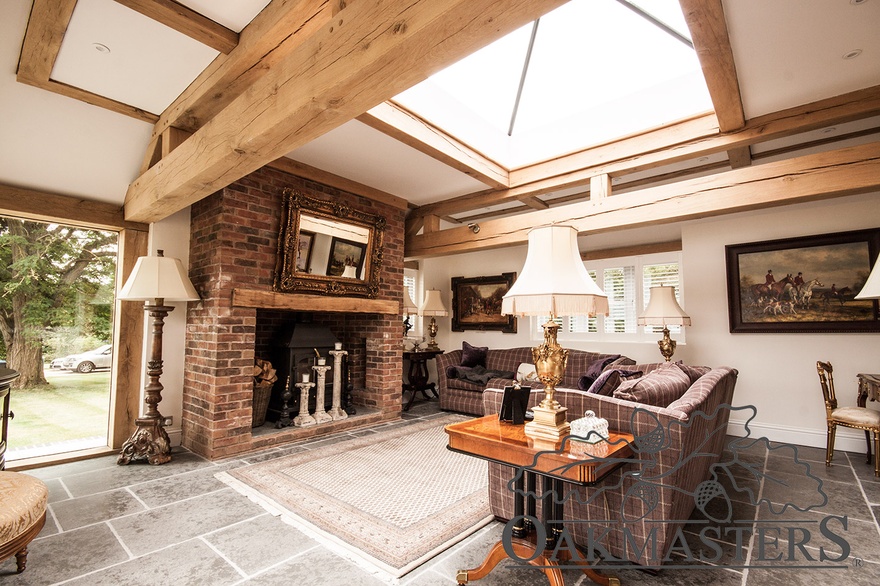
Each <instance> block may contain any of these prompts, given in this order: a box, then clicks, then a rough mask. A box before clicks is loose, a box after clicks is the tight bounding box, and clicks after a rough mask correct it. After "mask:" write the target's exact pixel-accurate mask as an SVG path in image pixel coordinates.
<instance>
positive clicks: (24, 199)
mask: <svg viewBox="0 0 880 586" xmlns="http://www.w3.org/2000/svg"><path fill="white" fill-rule="evenodd" d="M0 214H9V215H11V216H16V217H19V218H24V219H26V220H35V221H37V222H69V223H71V224H73V225H76V226H83V227H84V228H95V229H98V230H123V229H125V230H136V231H141V232H145V231H149V229H150V227H149V225H147V224H140V223H137V222H126V221H125V219H124V218H123V213H122V208H121V207H120V206H118V205H114V204H109V203H104V202H99V201H89V200H86V199H80V198H77V197H70V196H66V195H59V194H57V193H49V192H46V191H37V190H34V189H24V188H22V187H13V186H11V185H3V184H0Z"/></svg>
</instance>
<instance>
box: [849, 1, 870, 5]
mask: <svg viewBox="0 0 880 586" xmlns="http://www.w3.org/2000/svg"><path fill="white" fill-rule="evenodd" d="M867 1H868V0H849V3H850V4H852V5H854V6H858V5H859V4H864V3H865V2H867Z"/></svg>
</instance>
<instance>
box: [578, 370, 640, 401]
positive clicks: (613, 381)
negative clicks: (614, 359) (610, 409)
mask: <svg viewBox="0 0 880 586" xmlns="http://www.w3.org/2000/svg"><path fill="white" fill-rule="evenodd" d="M640 376H642V373H641V371H638V370H635V371H633V370H619V369H617V368H610V369H608V370H606V371H605V372H603V373H602V374H600V375H599V376H598V378H596V380H595V381H593V383H592V384H590V385H589V386H588V387H587V388H586V389H581V390H585V391H587V392H588V393H594V394H596V395H604V396H606V397H607V396H610V395H611V394H612V393H613V392H614V390H615V389H616V388H617V387H618V385H620V381H622V380H624V379H626V378H630V377H640ZM581 378H586V377H581Z"/></svg>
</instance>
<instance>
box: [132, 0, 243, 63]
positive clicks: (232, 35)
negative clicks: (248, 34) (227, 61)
mask: <svg viewBox="0 0 880 586" xmlns="http://www.w3.org/2000/svg"><path fill="white" fill-rule="evenodd" d="M116 2H118V3H119V4H122V5H123V6H125V7H127V8H130V9H132V10H134V11H135V12H139V13H140V14H143V15H144V16H146V17H147V18H151V19H153V20H155V21H157V22H160V23H162V24H164V25H165V26H167V27H168V28H170V29H173V30H176V31H177V32H179V33H181V34H183V35H186V36H188V37H190V38H191V39H193V40H196V41H198V42H200V43H201V44H203V45H206V46H208V47H211V48H212V49H216V50H217V51H220V52H221V53H223V54H229V53H230V52H231V51H232V50H233V49H234V48H235V46H236V45H237V44H238V33H237V32H235V31H233V30H229V29H228V28H226V27H225V26H223V25H221V24H219V23H216V22H214V21H213V20H211V19H210V18H208V17H206V16H203V15H201V14H199V13H198V12H196V11H195V10H192V9H190V8H187V7H186V6H184V5H183V4H178V3H177V2H174V0H116Z"/></svg>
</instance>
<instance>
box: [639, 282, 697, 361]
mask: <svg viewBox="0 0 880 586" xmlns="http://www.w3.org/2000/svg"><path fill="white" fill-rule="evenodd" d="M638 324H639V325H640V326H663V339H662V340H659V341H658V342H657V344H658V345H659V346H660V353H661V354H662V355H663V358H664V359H665V360H666V362H669V361H670V360H671V359H672V355H673V354H674V353H675V340H673V339H671V338H670V337H669V327H668V326H689V325H691V318H690V316H689V315H688V314H686V313H685V312H684V310H683V309H682V308H681V306H680V305H679V304H678V301H677V300H676V299H675V287H670V286H668V285H660V286H657V287H651V300H650V301H649V302H648V307H646V308H645V311H644V312H642V315H640V316H639V317H638Z"/></svg>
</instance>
